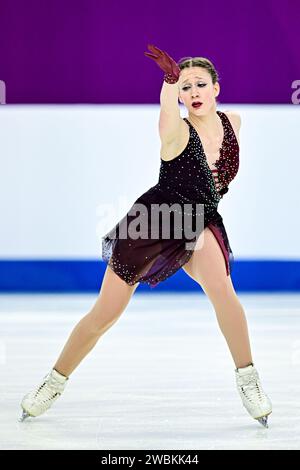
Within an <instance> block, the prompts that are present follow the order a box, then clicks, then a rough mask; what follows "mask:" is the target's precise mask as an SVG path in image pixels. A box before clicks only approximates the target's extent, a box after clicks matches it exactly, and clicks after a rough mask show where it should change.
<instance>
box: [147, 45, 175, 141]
mask: <svg viewBox="0 0 300 470" xmlns="http://www.w3.org/2000/svg"><path fill="white" fill-rule="evenodd" d="M148 49H149V50H150V51H151V53H149V52H145V53H144V54H145V55H146V56H147V57H149V58H150V59H153V60H154V61H155V62H156V63H157V65H158V66H159V67H160V68H161V69H162V70H163V72H164V82H163V86H162V89H161V93H160V105H161V108H160V116H159V135H160V139H161V143H162V146H165V145H169V144H172V143H173V142H175V140H176V139H177V138H178V135H179V126H180V122H181V117H180V108H179V104H178V79H179V75H180V68H179V66H178V65H177V63H176V62H175V60H173V59H172V58H171V57H170V56H169V55H168V54H167V53H166V52H165V51H162V50H161V49H159V48H158V47H156V46H154V45H153V44H148Z"/></svg>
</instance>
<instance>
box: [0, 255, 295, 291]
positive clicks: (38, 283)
mask: <svg viewBox="0 0 300 470" xmlns="http://www.w3.org/2000/svg"><path fill="white" fill-rule="evenodd" d="M105 268H106V263H105V262H104V261H102V260H2V261H0V292H2V293H88V292H91V293H94V292H98V291H99V289H100V287H101V282H102V278H103V275H104V272H105ZM231 277H232V282H233V284H234V286H235V289H236V290H237V291H243V292H252V291H253V292H299V291H300V261H293V260H261V259H260V260H253V259H251V260H237V259H235V262H234V265H233V269H232V272H231ZM195 289H199V286H198V284H196V283H195V282H194V281H193V280H192V279H191V278H190V277H189V276H188V275H187V274H186V273H185V272H184V271H183V269H180V270H179V271H177V272H176V273H175V274H174V275H173V276H171V277H170V278H169V279H166V280H165V281H163V282H161V283H160V284H158V285H157V286H156V287H154V288H151V287H150V286H148V285H145V284H140V285H139V287H138V289H137V291H136V292H137V293H138V292H145V291H148V292H154V293H155V292H163V291H164V292H168V291H169V292H187V291H194V290H195Z"/></svg>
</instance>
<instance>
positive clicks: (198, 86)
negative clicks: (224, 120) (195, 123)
mask: <svg viewBox="0 0 300 470" xmlns="http://www.w3.org/2000/svg"><path fill="white" fill-rule="evenodd" d="M178 87H179V91H178V97H179V100H180V102H181V103H183V104H184V105H185V106H186V107H187V109H188V111H189V113H190V114H196V115H201V114H207V112H208V111H209V110H210V109H211V108H213V107H215V106H216V97H217V96H218V94H219V92H220V85H219V83H218V82H216V83H215V84H213V82H212V78H211V75H210V73H209V72H208V71H207V70H206V69H205V68H203V67H189V68H186V69H183V70H182V71H181V72H180V76H179V80H178ZM195 101H199V102H201V103H202V104H201V106H200V107H194V106H192V103H194V102H195Z"/></svg>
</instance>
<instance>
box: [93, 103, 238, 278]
mask: <svg viewBox="0 0 300 470" xmlns="http://www.w3.org/2000/svg"><path fill="white" fill-rule="evenodd" d="M217 113H218V115H219V116H220V118H221V121H222V124H223V129H224V139H223V143H222V147H221V149H220V156H219V158H218V159H217V161H216V162H215V163H214V164H213V166H214V167H215V168H214V169H211V168H210V166H209V164H208V161H207V159H206V156H205V153H204V149H203V145H202V143H201V140H200V137H199V135H198V133H197V131H196V129H195V128H194V126H193V125H192V124H191V123H190V122H189V120H188V119H187V118H184V120H185V122H186V123H187V124H188V126H189V141H188V144H187V146H186V148H185V149H184V150H183V152H181V153H180V154H179V155H178V156H177V157H176V158H174V159H173V160H169V161H165V160H162V159H161V164H160V172H159V180H158V183H157V184H156V185H155V186H153V187H151V188H150V189H149V190H148V191H146V192H145V193H144V194H142V195H141V196H140V197H139V198H138V199H137V200H136V201H135V202H134V204H133V206H132V207H131V209H130V210H129V211H128V212H127V214H126V215H125V216H124V218H123V219H122V220H121V221H120V222H118V224H117V225H116V226H115V227H114V228H113V229H112V230H110V231H109V232H108V233H107V234H106V235H105V236H104V237H102V259H103V260H104V261H106V262H107V263H108V265H109V266H110V267H111V269H112V270H113V271H114V272H115V273H116V274H117V275H118V276H119V277H120V278H121V279H123V280H124V281H125V282H126V283H127V284H129V285H134V284H135V283H137V282H141V283H147V284H149V285H150V286H151V287H154V286H156V285H157V284H158V283H159V282H161V281H164V280H165V279H167V278H168V277H170V276H172V275H173V274H174V273H175V272H176V271H178V270H179V269H180V268H181V267H182V266H183V265H184V264H185V263H187V262H188V261H189V259H190V258H191V256H192V254H193V252H194V248H195V245H196V243H197V240H198V237H199V236H200V234H201V232H202V230H203V229H204V228H205V227H209V228H210V229H211V231H212V232H213V234H214V235H215V237H216V239H217V241H218V243H219V245H220V248H221V250H222V253H223V255H224V261H225V263H226V273H227V275H229V274H230V272H231V269H232V265H233V261H234V256H233V253H232V250H231V247H230V244H229V240H228V236H227V233H226V230H225V227H224V224H223V219H222V217H221V215H220V214H219V213H218V211H217V208H218V203H219V201H220V199H221V198H222V197H223V195H224V194H225V193H227V191H228V185H229V183H230V182H231V181H232V180H233V178H234V177H235V176H236V174H237V172H238V168H239V145H238V141H237V138H236V136H235V133H234V130H233V128H232V126H231V123H230V121H229V119H228V117H227V116H226V114H225V113H224V112H222V111H217ZM162 204H163V205H164V207H165V208H166V207H167V208H168V209H169V210H168V213H169V215H170V219H169V226H170V231H169V233H167V235H166V234H163V231H162V225H163V224H162V220H161V219H159V220H157V218H156V219H155V222H154V221H153V220H154V217H153V212H154V211H155V210H156V209H157V208H158V207H159V206H161V205H162ZM161 207H162V206H161ZM174 207H175V210H173V209H172V208H174ZM175 212H176V213H177V217H175ZM137 213H138V215H137ZM151 215H152V217H151ZM178 216H179V218H178ZM184 217H186V219H185V220H189V221H190V222H191V225H189V227H190V228H191V229H192V233H194V234H195V235H194V237H192V236H190V235H189V236H188V237H187V236H186V234H185V232H184V230H183V228H182V226H183V223H184V222H183V223H182V221H183V218H184ZM179 221H180V222H181V223H179ZM199 221H200V223H198V222H199ZM199 225H200V228H199ZM141 226H142V230H141V231H140V236H138V237H137V235H136V234H137V232H138V230H137V228H138V227H141ZM129 227H131V229H130V228H129ZM155 229H156V231H155ZM193 229H195V230H193ZM153 230H154V232H153ZM133 232H135V234H134V235H133ZM153 233H155V236H154V235H153Z"/></svg>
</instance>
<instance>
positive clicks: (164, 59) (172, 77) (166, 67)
mask: <svg viewBox="0 0 300 470" xmlns="http://www.w3.org/2000/svg"><path fill="white" fill-rule="evenodd" d="M148 49H149V51H151V54H150V53H149V52H144V54H145V56H146V57H150V59H153V60H154V61H155V62H156V63H157V65H158V66H159V67H160V68H161V69H162V70H163V71H164V72H165V74H164V81H165V82H167V83H171V84H173V83H176V82H178V78H179V74H180V68H179V66H178V65H177V64H176V62H175V60H173V59H172V58H171V57H170V56H169V55H168V54H167V53H166V52H165V51H162V50H161V49H159V48H158V47H156V46H154V45H153V44H148Z"/></svg>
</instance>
